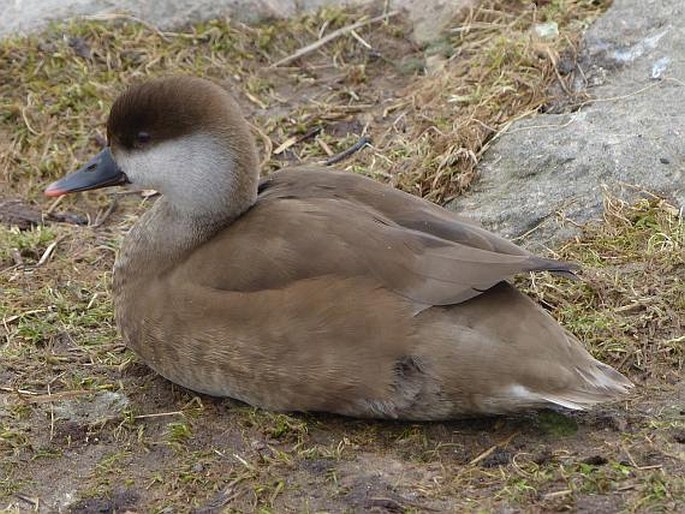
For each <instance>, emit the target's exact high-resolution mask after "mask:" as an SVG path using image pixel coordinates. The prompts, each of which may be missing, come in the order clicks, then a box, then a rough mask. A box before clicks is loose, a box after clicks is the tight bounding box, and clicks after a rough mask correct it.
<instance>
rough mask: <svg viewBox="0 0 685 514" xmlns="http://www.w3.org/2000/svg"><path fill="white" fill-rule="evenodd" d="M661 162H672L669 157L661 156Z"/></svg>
mask: <svg viewBox="0 0 685 514" xmlns="http://www.w3.org/2000/svg"><path fill="white" fill-rule="evenodd" d="M659 162H660V163H661V164H671V160H670V159H669V158H668V157H661V158H660V159H659Z"/></svg>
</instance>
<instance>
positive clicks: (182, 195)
mask: <svg viewBox="0 0 685 514" xmlns="http://www.w3.org/2000/svg"><path fill="white" fill-rule="evenodd" d="M107 137H108V141H109V146H107V147H106V148H105V149H104V150H102V152H100V153H99V154H98V155H97V156H96V157H95V158H94V159H93V160H91V161H90V162H89V163H88V164H86V166H85V167H84V168H82V169H80V170H78V171H76V172H74V173H72V174H71V175H68V176H67V177H65V178H63V179H61V180H58V181H57V182H55V183H53V184H51V185H50V186H49V187H48V189H47V190H46V194H48V195H50V196H57V195H61V194H64V193H68V192H73V191H83V190H87V189H95V188H98V187H103V186H110V185H115V184H121V183H129V182H130V183H132V184H135V185H137V186H140V187H142V188H149V189H156V190H158V191H159V192H161V193H162V197H161V198H160V199H159V200H158V201H157V202H156V203H155V204H154V206H153V207H152V208H151V209H150V210H149V211H148V212H147V213H146V214H144V215H143V216H142V217H141V218H140V220H138V222H137V223H136V224H135V226H134V227H133V229H132V230H131V231H130V233H129V234H128V236H127V237H126V239H125V241H124V243H123V246H122V248H121V251H120V253H119V256H118V258H117V261H116V265H115V269H114V286H113V292H114V293H113V294H114V305H115V310H116V321H117V325H118V327H119V329H120V331H121V335H122V337H123V339H124V341H125V342H126V344H127V345H128V346H129V347H130V348H132V349H133V350H134V351H135V352H136V353H137V354H138V355H139V356H140V358H141V359H142V360H143V361H144V362H145V363H146V364H147V365H149V366H150V367H151V368H152V369H154V370H155V371H157V372H158V373H160V374H161V375H163V376H165V377H166V378H168V379H169V380H171V381H173V382H175V383H177V384H180V385H182V386H184V387H187V388H189V389H192V390H194V391H198V392H201V393H206V394H209V395H214V396H229V397H232V398H237V399H240V400H242V401H244V402H247V403H249V404H252V405H255V406H259V407H263V408H266V409H273V410H277V411H327V412H333V413H339V414H344V415H348V416H358V417H373V418H399V419H412V420H430V419H445V418H453V417H463V416H473V415H481V414H506V413H514V412H519V411H522V410H527V409H534V408H541V407H553V406H562V407H566V408H570V409H584V408H587V407H589V406H591V405H593V404H595V403H597V402H602V401H605V400H611V399H613V398H616V397H618V396H620V395H621V394H623V393H625V392H626V391H627V390H628V389H629V388H630V387H631V383H630V382H629V381H628V380H627V379H626V378H625V377H624V376H623V375H621V374H620V373H619V372H617V371H615V370H614V369H612V368H611V367H609V366H607V365H605V364H602V363H600V362H599V361H597V360H595V359H594V358H593V357H592V356H590V354H589V353H588V352H587V351H586V350H585V349H584V348H583V347H582V345H581V344H580V342H579V341H578V340H577V339H576V338H575V337H574V336H573V335H571V334H570V333H568V332H567V331H565V330H564V329H563V328H562V327H561V326H559V324H558V323H557V322H556V321H555V320H554V319H553V318H552V317H551V316H549V315H548V314H547V313H546V312H545V311H543V310H542V309H541V308H540V307H539V306H538V305H536V304H535V303H534V302H533V301H532V300H530V299H529V298H528V297H527V296H525V295H524V294H523V293H521V292H519V291H518V290H517V289H515V288H514V287H513V286H512V285H511V284H510V283H509V282H508V281H507V280H508V279H509V278H510V277H512V276H513V275H515V274H517V273H526V272H531V271H543V270H548V271H552V272H557V273H571V271H572V269H571V267H570V266H569V265H568V264H565V263H562V262H557V261H553V260H548V259H544V258H540V257H537V256H535V255H532V254H531V253H529V252H528V251H526V250H524V249H522V248H520V247H518V246H516V245H514V244H513V243H510V242H508V241H506V240H504V239H502V238H500V237H498V236H496V235H494V234H492V233H490V232H487V231H486V230H484V229H482V228H480V227H479V226H477V225H475V224H474V223H473V222H470V221H467V220H465V219H462V218H459V217H457V216H455V215H454V214H452V213H451V212H449V211H447V210H445V209H443V208H441V207H438V206H436V205H433V204H431V203H429V202H427V201H425V200H422V199H420V198H417V197H414V196H411V195H409V194H406V193H403V192H401V191H398V190H395V189H393V188H391V187H388V186H386V185H382V184H379V183H377V182H374V181H373V180H370V179H367V178H364V177H361V176H358V175H355V174H352V173H347V172H342V171H336V170H333V169H329V168H323V167H318V166H304V167H291V168H287V169H282V170H280V171H278V172H275V173H273V174H272V175H271V176H269V177H268V178H265V179H263V180H261V182H260V180H259V166H258V162H259V161H258V159H257V152H256V149H255V144H254V141H253V137H252V135H251V133H250V130H249V128H248V125H247V123H246V122H245V120H244V119H243V117H242V115H241V114H240V111H239V109H238V106H237V105H236V103H235V101H234V100H233V99H232V98H231V96H230V95H229V94H228V93H227V92H225V91H224V90H223V89H222V88H221V87H219V86H218V85H216V84H214V83H212V82H209V81H207V80H203V79H199V78H193V77H177V76H173V77H165V78H160V79H156V80H151V81H149V82H146V83H143V84H141V85H137V86H134V87H131V88H130V89H128V90H127V91H125V92H124V93H123V94H122V95H121V96H120V97H119V98H118V99H117V100H116V101H115V103H114V105H113V106H112V109H111V113H110V115H109V119H108V122H107Z"/></svg>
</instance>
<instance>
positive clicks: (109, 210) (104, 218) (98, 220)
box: [91, 196, 119, 228]
mask: <svg viewBox="0 0 685 514" xmlns="http://www.w3.org/2000/svg"><path fill="white" fill-rule="evenodd" d="M118 206H119V198H117V197H116V196H115V197H113V198H112V203H110V204H109V207H107V210H106V211H105V213H104V214H103V215H102V217H100V216H98V217H97V218H95V223H93V224H92V225H91V227H92V228H98V227H100V226H102V224H103V223H104V222H105V221H107V218H109V217H110V216H111V215H112V213H113V212H114V211H116V210H117V207H118Z"/></svg>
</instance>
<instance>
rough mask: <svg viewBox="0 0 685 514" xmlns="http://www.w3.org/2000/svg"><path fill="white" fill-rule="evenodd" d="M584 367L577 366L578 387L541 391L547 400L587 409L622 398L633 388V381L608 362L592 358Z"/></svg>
mask: <svg viewBox="0 0 685 514" xmlns="http://www.w3.org/2000/svg"><path fill="white" fill-rule="evenodd" d="M592 360H593V361H594V362H591V363H588V364H589V365H588V366H585V367H583V368H581V367H576V368H575V372H576V374H577V375H578V377H579V381H578V384H577V386H576V387H574V388H572V389H568V390H566V391H560V392H555V393H540V397H541V398H542V399H544V400H546V401H547V402H550V403H553V404H555V405H559V406H561V407H566V408H567V409H573V410H585V409H588V408H589V407H592V406H593V405H595V404H597V403H601V402H606V401H609V400H614V399H617V398H620V397H621V396H623V395H625V394H627V393H628V392H629V391H630V389H632V388H633V383H632V382H631V381H630V380H628V379H627V378H626V377H624V376H623V375H622V374H621V373H619V372H618V371H616V370H615V369H613V368H612V367H610V366H607V365H606V364H602V363H601V362H599V361H596V360H594V359H592Z"/></svg>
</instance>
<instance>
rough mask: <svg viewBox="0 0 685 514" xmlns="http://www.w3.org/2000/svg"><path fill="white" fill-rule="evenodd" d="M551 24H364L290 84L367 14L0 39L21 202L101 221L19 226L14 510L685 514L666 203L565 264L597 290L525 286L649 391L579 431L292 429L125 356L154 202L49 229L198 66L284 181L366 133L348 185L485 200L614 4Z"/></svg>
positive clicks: (615, 214)
mask: <svg viewBox="0 0 685 514" xmlns="http://www.w3.org/2000/svg"><path fill="white" fill-rule="evenodd" d="M537 4H539V5H540V6H539V7H538V8H537V10H536V9H532V8H531V7H530V3H529V2H512V1H499V2H496V1H485V2H483V3H482V4H481V6H480V7H479V8H478V9H476V10H474V11H472V12H470V13H466V14H465V15H464V17H463V19H460V20H455V22H454V23H453V25H452V27H453V29H454V30H452V31H451V32H449V34H448V35H447V36H446V37H444V38H442V39H440V40H439V41H437V42H436V43H435V44H434V45H431V46H430V47H428V48H418V47H417V46H416V45H414V44H413V43H411V42H410V40H409V38H408V35H409V26H408V24H407V22H406V20H405V19H404V18H403V17H402V16H398V17H393V18H392V20H391V21H388V22H387V23H382V22H381V23H374V24H370V25H367V26H365V27H362V28H360V29H358V30H357V34H358V35H359V37H360V38H361V39H363V40H364V41H365V42H366V43H368V46H370V47H371V49H369V48H368V47H367V46H366V45H364V44H363V43H361V42H360V41H359V40H358V39H356V38H355V37H354V36H353V35H351V34H348V35H343V36H341V37H339V38H337V39H335V40H334V41H332V42H330V43H329V44H327V45H325V46H322V47H321V48H319V49H317V50H316V51H314V52H311V53H309V54H307V55H306V56H304V57H303V58H301V59H299V60H298V61H296V62H295V63H293V64H292V65H291V66H288V67H283V68H276V69H272V68H268V66H269V65H270V64H272V63H274V62H276V61H278V60H279V59H282V58H283V57H285V56H287V55H290V54H292V53H293V52H295V51H296V50H297V49H298V48H301V47H303V46H305V45H307V44H310V43H311V42H312V41H315V40H317V39H318V38H319V37H320V35H321V34H327V33H330V32H331V31H333V30H336V29H338V28H341V27H345V26H348V25H350V24H352V23H355V22H357V21H358V20H359V19H360V18H361V16H362V15H363V14H364V13H359V12H351V11H342V10H332V9H328V10H323V11H321V12H319V13H316V14H313V15H309V16H305V17H303V18H300V19H297V20H291V21H278V22H273V23H266V24H263V25H259V26H252V27H248V26H244V25H239V24H234V23H231V22H229V21H226V20H215V21H211V22H207V23H203V24H199V25H195V26H191V27H188V28H186V29H183V30H179V31H177V32H174V33H160V32H158V31H157V30H155V29H154V28H151V27H147V26H143V25H140V24H137V23H132V22H129V21H126V20H121V19H118V20H108V21H89V22H78V23H73V24H68V25H56V26H54V27H52V28H51V29H49V30H48V31H46V32H45V33H43V34H39V35H36V36H32V37H30V38H20V39H15V40H7V41H3V42H0V181H2V187H3V195H4V196H11V197H16V198H23V199H25V200H27V201H31V202H33V203H34V205H35V206H37V208H40V209H42V211H43V213H45V212H47V210H52V212H53V213H54V214H65V213H66V214H70V215H74V216H81V217H83V218H85V219H88V220H90V222H91V225H90V226H89V227H82V226H77V225H74V224H71V223H47V224H45V225H43V226H41V227H37V228H34V229H31V230H19V229H18V228H16V227H15V228H8V227H5V226H0V292H1V296H0V320H1V321H2V323H1V324H0V335H2V339H1V340H0V362H1V363H2V365H0V508H2V507H5V506H6V507H7V508H9V509H10V511H17V512H19V511H26V510H29V509H34V508H35V509H37V510H49V506H50V505H52V506H53V507H55V508H56V506H58V504H60V502H62V503H64V504H66V503H71V507H70V510H71V511H72V512H92V511H96V510H100V511H109V512H111V511H117V512H121V511H125V510H127V509H130V510H137V511H139V512H164V511H165V509H168V510H173V511H180V512H185V511H192V510H194V509H196V510H197V511H198V512H216V511H220V510H221V509H227V511H229V512H231V511H236V512H245V511H259V512H284V511H296V512H302V511H331V512H340V511H379V512H384V511H392V512H401V511H406V512H424V511H473V512H475V511H481V512H482V511H485V512H488V511H501V510H507V509H513V510H515V511H517V510H521V511H542V510H569V509H578V510H590V509H592V510H596V511H599V512H613V511H618V510H624V511H629V512H644V511H673V512H676V511H678V510H682V509H684V508H685V498H684V497H685V483H684V481H683V479H682V476H683V475H684V474H685V465H684V463H683V443H684V441H685V428H684V427H683V419H682V412H681V410H680V409H682V396H680V399H678V397H679V395H682V394H685V390H683V388H682V384H681V383H680V380H679V378H680V374H681V373H682V370H683V339H682V333H683V326H682V324H683V321H682V320H683V319H685V299H684V296H683V295H684V286H683V280H684V279H685V276H684V273H685V266H684V265H683V239H684V237H685V230H684V229H683V224H682V220H681V219H680V218H679V217H678V216H677V213H675V212H674V211H673V209H672V208H670V207H669V206H668V205H666V204H664V203H663V202H660V201H658V200H657V199H654V198H650V199H648V200H646V201H645V202H643V203H641V204H638V205H635V206H629V205H624V204H621V203H618V202H616V201H614V200H609V199H608V200H607V209H606V219H605V220H604V222H603V223H601V224H598V225H591V226H588V227H585V229H584V233H583V235H582V237H580V238H579V239H578V240H576V241H572V242H570V243H569V244H568V245H566V246H565V247H564V248H562V249H560V250H559V252H560V254H561V256H562V257H563V258H566V259H569V260H575V261H578V262H581V263H582V264H583V265H584V266H585V267H586V270H587V271H586V272H585V281H583V282H579V283H569V282H566V281H564V282H562V281H559V280H558V279H555V278H553V277H548V276H540V277H536V279H535V281H534V282H531V281H523V282H524V283H525V285H526V286H527V287H528V289H529V291H530V294H531V295H533V296H534V297H536V298H537V299H538V300H539V301H540V302H542V304H543V305H545V306H547V307H548V308H549V309H550V310H551V311H552V313H553V314H554V315H555V316H557V317H558V318H559V319H560V320H561V321H562V322H563V323H564V324H565V325H566V326H567V327H568V328H569V329H570V330H572V331H573V332H574V333H576V334H577V335H579V336H580V337H581V338H583V339H584V340H585V341H586V342H587V343H588V346H589V348H590V349H591V350H592V351H593V353H595V354H596V355H598V356H599V357H601V358H602V359H604V360H606V361H608V362H610V363H612V364H613V365H615V366H617V367H619V368H620V369H621V370H623V371H624V372H626V373H627V374H628V375H629V376H630V377H631V378H632V379H634V380H635V381H636V382H637V383H638V386H639V387H638V390H639V391H638V392H637V393H636V394H635V395H634V396H633V397H631V398H630V399H629V400H628V401H627V402H625V403H624V404H622V405H616V406H607V407H603V408H601V409H598V410H596V411H594V412H593V413H591V414H586V415H580V416H572V417H571V416H566V415H560V414H555V413H539V414H532V415H530V416H526V417H521V418H515V419H487V420H477V421H469V422H452V423H432V424H405V423H378V422H366V421H357V420H349V419H342V418H336V417H329V416H309V415H305V416H301V415H283V414H272V413H269V412H264V411H260V410H256V409H252V408H250V407H246V406H244V405H241V404H238V403H237V402H232V401H230V400H216V399H212V398H207V397H197V396H195V395H194V394H192V393H190V392H188V391H185V390H182V389H179V388H177V387H175V386H173V385H171V384H169V383H168V382H166V381H164V380H163V379H161V378H159V377H158V376H156V375H154V374H153V373H151V372H150V371H149V370H148V369H147V368H146V367H145V366H143V365H142V364H140V363H139V362H138V360H137V359H136V357H135V356H134V355H133V354H132V353H131V352H129V351H128V350H126V349H125V348H124V347H123V346H122V344H121V341H120V340H119V338H118V336H117V334H116V330H115V328H114V326H113V320H112V311H111V299H110V291H109V287H110V286H109V284H110V278H111V276H110V270H111V266H112V263H113V259H114V252H115V250H116V248H118V246H119V244H120V241H121V238H122V237H123V233H124V231H125V230H126V229H127V228H128V227H129V226H130V225H131V224H132V223H133V222H134V221H135V219H136V218H137V216H138V215H139V214H140V213H141V212H142V211H143V210H144V209H145V208H147V206H148V204H149V202H150V201H152V200H150V199H144V198H141V197H140V196H139V195H122V194H117V193H113V192H96V193H89V194H86V195H80V196H75V197H70V198H67V199H65V200H63V201H62V202H61V203H60V204H59V205H57V206H52V207H51V208H50V209H48V203H47V202H46V200H44V199H42V198H41V196H40V191H41V190H42V188H43V187H44V186H45V184H46V183H47V182H48V181H50V180H52V179H54V178H56V177H58V176H60V175H62V174H63V173H64V172H65V171H67V170H69V169H72V168H74V167H75V166H77V165H78V164H79V163H81V162H83V161H84V160H85V159H86V158H87V157H88V156H89V155H90V154H92V153H93V152H94V151H95V150H96V149H97V148H98V146H99V144H100V140H101V138H102V135H103V133H102V128H103V123H104V120H105V116H106V113H107V109H108V106H109V105H110V104H111V101H112V100H113V98H114V97H115V96H116V95H117V94H118V93H119V92H120V91H121V89H122V88H123V87H124V85H125V84H128V83H130V82H132V81H136V80H141V79H143V78H145V77H148V76H153V75H159V74H162V73H169V72H173V71H183V72H188V73H194V74H199V75H204V76H209V77H213V78H215V79H217V80H219V81H221V82H223V83H225V84H226V86H227V87H229V88H231V89H233V90H234V91H235V93H236V95H237V96H238V98H239V100H240V102H241V104H242V105H243V107H244V110H245V112H246V114H247V115H248V117H249V119H250V121H251V123H252V124H253V126H254V130H255V135H256V136H257V137H258V140H259V142H260V144H261V148H262V156H263V160H264V170H265V172H269V171H271V170H274V169H277V168H279V167H281V166H283V165H287V164H290V163H296V162H300V161H316V160H323V159H326V158H327V157H329V155H330V154H335V153H337V152H340V151H342V150H345V149H347V148H349V147H350V146H352V145H353V144H354V143H355V142H357V141H358V140H359V138H360V137H361V136H364V135H367V136H370V137H371V139H372V142H373V144H372V146H371V147H370V148H365V149H363V150H362V151H360V152H358V153H356V154H355V155H354V156H352V157H351V158H350V159H349V160H347V161H345V162H344V163H343V164H342V165H344V166H346V167H347V168H348V169H350V170H351V171H354V172H359V173H365V174H368V175H370V176H372V177H374V178H376V179H378V180H384V181H389V182H391V183H392V184H394V185H397V186H399V187H401V188H403V189H406V190H408V191H411V192H413V193H415V194H418V195H422V196H425V197H428V198H430V199H432V200H435V201H444V200H446V199H448V198H450V197H451V196H453V195H455V194H459V192H461V191H463V190H464V189H465V188H467V187H468V185H469V183H470V182H471V180H472V179H473V176H474V165H475V163H476V162H477V161H478V159H479V157H480V155H481V153H482V151H483V149H484V148H485V147H486V146H487V145H488V142H489V141H490V140H491V139H492V138H493V137H494V135H495V134H496V133H497V131H498V130H501V129H502V128H503V127H505V126H506V125H507V124H508V123H509V122H511V121H512V120H513V119H516V118H518V117H520V116H523V115H526V114H528V113H530V112H533V111H536V110H539V109H542V108H544V107H545V105H546V103H547V102H548V101H549V100H550V99H549V98H548V95H547V93H546V92H547V91H548V87H549V85H550V83H552V82H557V81H558V80H559V77H561V78H562V80H563V79H565V78H566V77H565V76H562V75H561V74H560V71H559V69H560V68H559V67H558V66H555V63H559V62H561V61H562V60H563V59H565V58H567V57H568V56H570V57H572V56H573V52H574V48H575V42H576V41H577V39H578V36H579V34H580V31H581V29H582V28H583V27H584V26H585V25H586V24H587V23H589V21H590V20H592V19H593V18H594V17H595V16H596V15H597V14H599V12H600V11H601V10H602V9H603V8H604V7H606V5H605V3H604V2H593V1H589V0H588V1H582V0H576V1H572V0H554V1H551V2H549V1H548V2H542V1H541V2H537ZM543 4H544V5H543ZM365 14H366V15H368V16H369V17H372V16H375V15H378V14H379V13H378V12H375V11H371V12H369V13H365ZM548 19H552V20H554V21H556V22H558V23H559V26H560V32H561V37H560V38H559V40H557V41H553V42H541V41H536V40H535V39H534V38H532V37H531V32H530V29H531V26H532V25H533V24H534V23H537V22H543V21H546V20H548ZM564 56H566V57H564ZM561 89H562V90H563V89H564V88H563V87H562V88H561ZM114 202H116V206H117V208H116V209H115V210H113V211H112V210H111V209H110V207H111V206H112V205H113V203H114ZM1 205H2V199H1V198H0V206H1ZM1 210H2V207H0V211H1ZM679 402H680V403H679ZM203 509H204V510H203ZM431 509H432V510H431Z"/></svg>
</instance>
